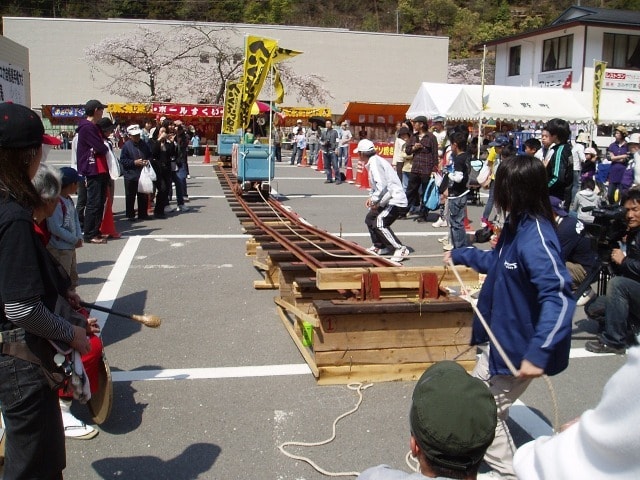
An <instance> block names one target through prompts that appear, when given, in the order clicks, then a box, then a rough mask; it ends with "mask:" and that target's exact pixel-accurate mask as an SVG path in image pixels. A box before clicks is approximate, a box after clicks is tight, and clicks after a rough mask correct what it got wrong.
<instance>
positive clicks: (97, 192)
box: [84, 173, 109, 242]
mask: <svg viewBox="0 0 640 480" xmlns="http://www.w3.org/2000/svg"><path fill="white" fill-rule="evenodd" d="M108 185H109V174H108V173H101V174H99V175H91V176H87V206H86V207H85V210H84V239H85V241H87V242H88V241H90V240H91V239H92V238H96V237H99V236H100V224H101V223H102V216H103V215H104V202H105V201H106V200H107V186H108Z"/></svg>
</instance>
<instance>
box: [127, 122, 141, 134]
mask: <svg viewBox="0 0 640 480" xmlns="http://www.w3.org/2000/svg"><path fill="white" fill-rule="evenodd" d="M141 133H142V130H140V125H136V124H134V125H129V126H128V127H127V134H128V135H129V136H131V135H140V134H141Z"/></svg>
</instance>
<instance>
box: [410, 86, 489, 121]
mask: <svg viewBox="0 0 640 480" xmlns="http://www.w3.org/2000/svg"><path fill="white" fill-rule="evenodd" d="M464 87H469V85H456V84H449V83H430V82H423V83H422V84H421V85H420V88H419V89H418V93H417V94H416V96H415V97H414V99H413V102H412V103H411V106H410V107H409V110H407V118H414V117H417V116H418V115H424V116H425V117H427V118H434V117H439V116H443V117H446V118H447V119H448V120H472V119H477V118H479V117H480V111H481V108H480V90H478V94H477V96H476V98H475V99H474V98H472V97H471V95H470V93H469V91H468V90H467V89H465V88H464ZM478 88H480V87H478Z"/></svg>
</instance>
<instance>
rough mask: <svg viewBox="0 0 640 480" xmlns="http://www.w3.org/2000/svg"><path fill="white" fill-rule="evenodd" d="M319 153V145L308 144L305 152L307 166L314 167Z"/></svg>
mask: <svg viewBox="0 0 640 480" xmlns="http://www.w3.org/2000/svg"><path fill="white" fill-rule="evenodd" d="M319 151H320V144H319V143H310V144H309V150H308V151H307V163H308V164H309V166H311V165H315V164H316V161H317V160H318V152H319Z"/></svg>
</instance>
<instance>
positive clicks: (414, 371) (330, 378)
mask: <svg viewBox="0 0 640 480" xmlns="http://www.w3.org/2000/svg"><path fill="white" fill-rule="evenodd" d="M458 363H460V365H462V366H463V367H464V368H465V370H467V371H471V370H473V367H474V365H475V360H473V361H469V360H463V361H461V362H458ZM431 365H433V363H432V362H430V363H403V364H398V365H385V364H371V365H343V366H339V367H317V370H318V385H344V384H347V383H353V382H362V383H364V382H371V383H378V382H391V381H406V382H410V381H416V380H418V379H419V378H420V377H421V376H422V374H423V373H424V371H425V370H426V369H427V368H429V367H430V366H431Z"/></svg>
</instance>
